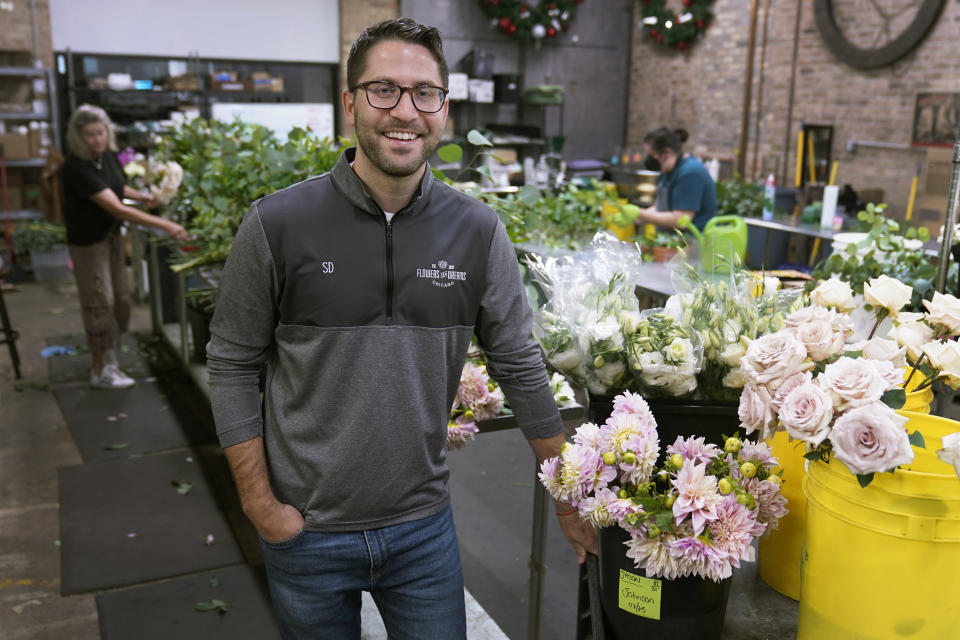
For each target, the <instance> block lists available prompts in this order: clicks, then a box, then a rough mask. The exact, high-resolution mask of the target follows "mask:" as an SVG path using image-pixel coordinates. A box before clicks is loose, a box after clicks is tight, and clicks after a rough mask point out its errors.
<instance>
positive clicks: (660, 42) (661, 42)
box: [657, 33, 663, 44]
mask: <svg viewBox="0 0 960 640" xmlns="http://www.w3.org/2000/svg"><path fill="white" fill-rule="evenodd" d="M657 44H663V34H662V33H658V34H657Z"/></svg>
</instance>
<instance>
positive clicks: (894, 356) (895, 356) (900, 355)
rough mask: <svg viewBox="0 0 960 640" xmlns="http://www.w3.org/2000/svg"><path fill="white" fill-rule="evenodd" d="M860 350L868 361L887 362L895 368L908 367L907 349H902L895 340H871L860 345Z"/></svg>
mask: <svg viewBox="0 0 960 640" xmlns="http://www.w3.org/2000/svg"><path fill="white" fill-rule="evenodd" d="M858 348H859V350H860V351H862V352H863V357H864V358H867V359H868V360H886V361H888V362H891V363H892V364H893V366H895V367H905V366H907V348H906V347H901V346H900V345H899V344H897V342H896V341H895V340H888V339H886V338H871V339H870V340H867V341H866V342H864V343H863V344H860V345H858Z"/></svg>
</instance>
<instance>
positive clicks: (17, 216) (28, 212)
mask: <svg viewBox="0 0 960 640" xmlns="http://www.w3.org/2000/svg"><path fill="white" fill-rule="evenodd" d="M4 77H6V78H43V79H44V80H45V81H46V85H47V109H46V112H45V113H44V112H37V111H33V112H23V111H0V120H3V121H5V122H29V121H32V120H33V121H36V120H39V121H42V122H47V123H49V124H50V134H51V136H52V137H53V145H54V148H59V147H60V124H59V120H58V118H57V117H56V115H57V89H56V83H55V82H54V77H53V69H48V68H45V67H0V78H4ZM46 163H47V159H46V158H44V157H35V158H23V159H15V160H10V159H7V160H5V164H6V167H7V168H8V169H23V168H42V167H44V166H45V165H46ZM4 215H5V216H6V217H7V218H8V219H9V220H40V219H43V218H44V217H45V214H44V212H43V211H40V210H37V209H18V210H16V211H9V212H5V213H4Z"/></svg>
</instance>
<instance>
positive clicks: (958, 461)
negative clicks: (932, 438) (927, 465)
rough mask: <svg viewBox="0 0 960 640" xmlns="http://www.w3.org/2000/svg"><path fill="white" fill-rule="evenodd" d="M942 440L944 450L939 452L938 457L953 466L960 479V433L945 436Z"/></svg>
mask: <svg viewBox="0 0 960 640" xmlns="http://www.w3.org/2000/svg"><path fill="white" fill-rule="evenodd" d="M940 440H941V442H942V443H943V448H942V449H938V450H937V457H938V458H940V459H941V460H943V461H944V462H946V463H947V464H952V465H953V468H954V470H955V471H956V472H957V477H960V432H958V433H951V434H949V435H946V436H943V438H941V439H940Z"/></svg>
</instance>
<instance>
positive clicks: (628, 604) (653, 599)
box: [619, 569, 663, 620]
mask: <svg viewBox="0 0 960 640" xmlns="http://www.w3.org/2000/svg"><path fill="white" fill-rule="evenodd" d="M662 594H663V591H662V589H661V581H660V580H657V579H655V578H644V577H643V576H638V575H636V574H634V573H630V572H628V571H624V570H623V569H621V570H620V602H619V606H620V608H621V609H623V610H624V611H629V612H630V613H632V614H634V615H638V616H642V617H644V618H652V619H653V620H659V619H660V598H661V596H662Z"/></svg>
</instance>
